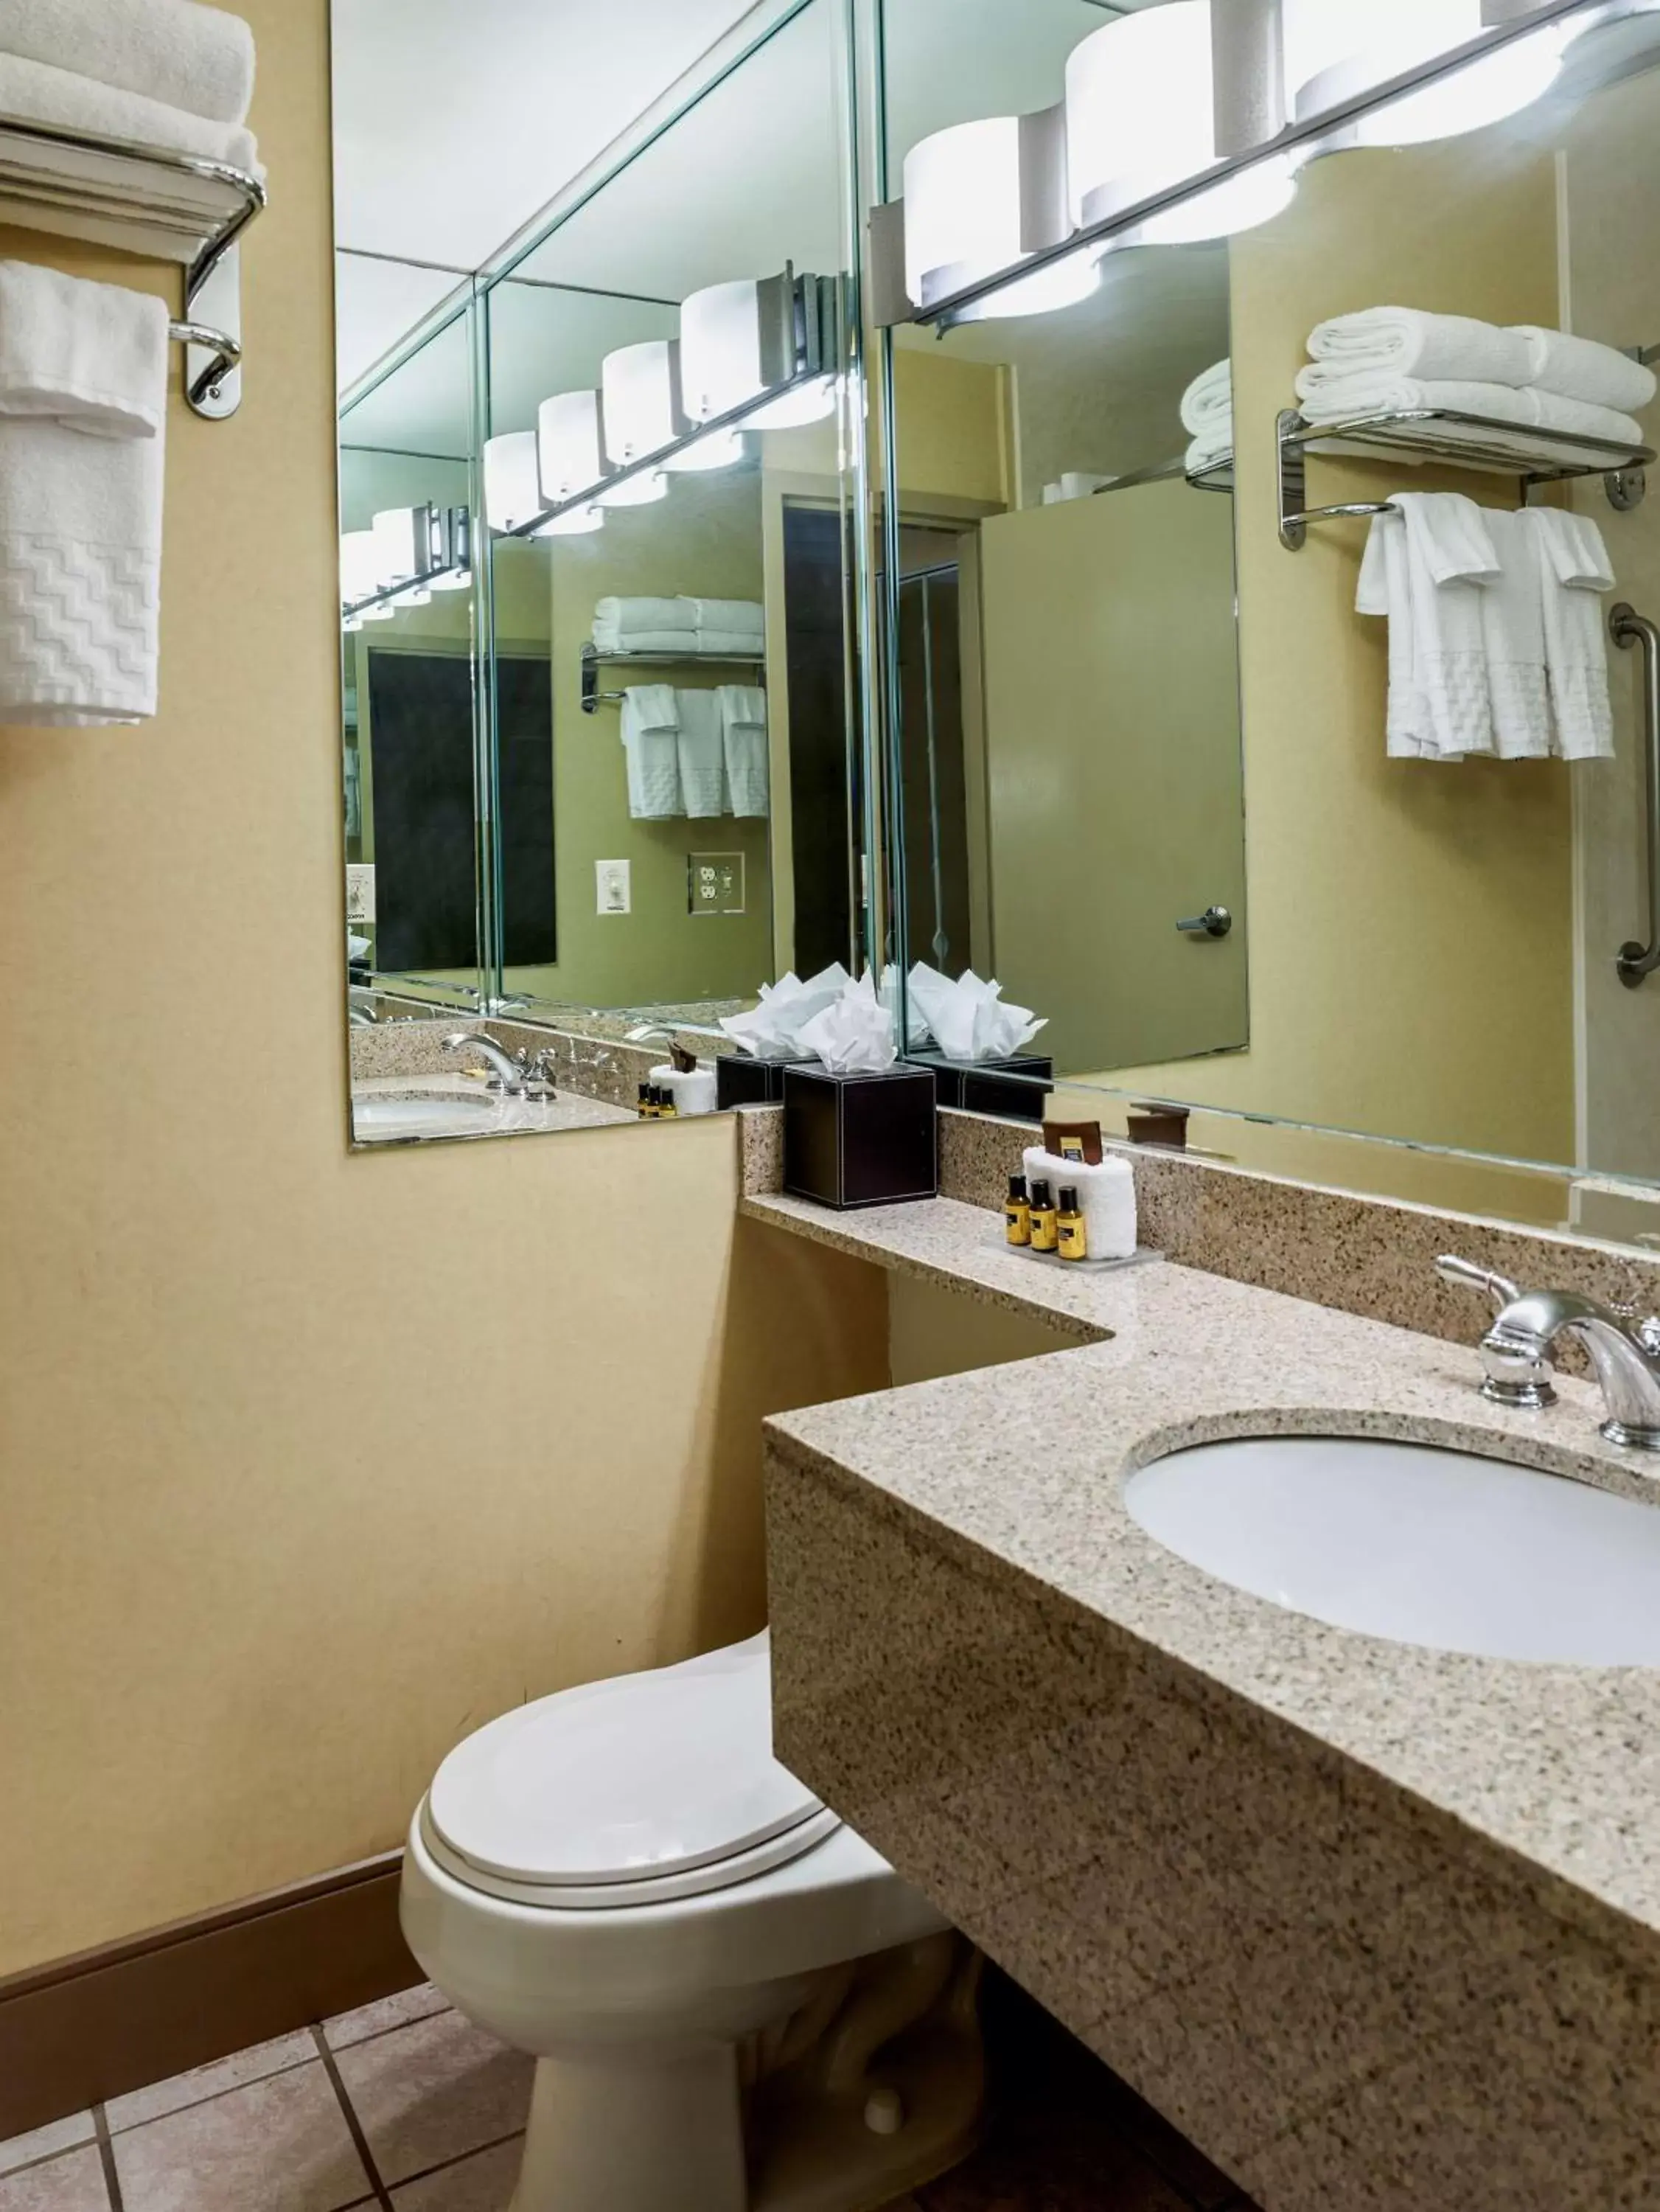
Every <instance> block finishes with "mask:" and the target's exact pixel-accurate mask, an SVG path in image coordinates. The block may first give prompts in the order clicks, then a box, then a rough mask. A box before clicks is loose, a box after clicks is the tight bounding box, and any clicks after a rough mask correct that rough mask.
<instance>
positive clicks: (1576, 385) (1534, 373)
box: [1512, 323, 1660, 415]
mask: <svg viewBox="0 0 1660 2212" xmlns="http://www.w3.org/2000/svg"><path fill="white" fill-rule="evenodd" d="M1512 335H1513V336H1514V337H1518V338H1522V339H1524V340H1525V341H1526V343H1527V349H1528V374H1527V381H1528V382H1529V383H1530V384H1531V385H1534V386H1536V387H1537V388H1538V389H1539V390H1540V391H1541V392H1560V394H1561V395H1562V397H1563V398H1567V399H1587V400H1589V401H1590V404H1592V405H1593V406H1594V407H1613V408H1615V409H1618V410H1621V412H1623V413H1625V414H1628V415H1629V414H1633V413H1634V412H1635V411H1636V410H1637V409H1638V408H1639V407H1646V406H1647V405H1648V404H1649V402H1650V401H1651V399H1652V398H1653V397H1654V395H1655V392H1656V391H1657V390H1660V379H1657V378H1656V376H1655V374H1654V371H1653V370H1652V369H1651V368H1645V367H1644V365H1643V363H1642V362H1640V361H1633V359H1632V357H1631V356H1630V355H1629V354H1626V353H1620V352H1618V351H1616V350H1615V348H1614V347H1613V346H1606V345H1599V344H1598V343H1596V339H1594V338H1577V337H1573V336H1572V334H1571V333H1570V332H1568V331H1548V330H1543V329H1542V328H1541V327H1540V325H1538V324H1536V323H1518V324H1517V325H1514V327H1513V331H1512Z"/></svg>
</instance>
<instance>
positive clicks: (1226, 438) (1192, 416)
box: [1182, 360, 1233, 476]
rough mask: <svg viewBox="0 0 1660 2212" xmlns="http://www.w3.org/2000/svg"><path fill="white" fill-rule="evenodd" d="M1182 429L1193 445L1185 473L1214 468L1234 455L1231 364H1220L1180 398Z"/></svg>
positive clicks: (1198, 377)
mask: <svg viewBox="0 0 1660 2212" xmlns="http://www.w3.org/2000/svg"><path fill="white" fill-rule="evenodd" d="M1182 427H1183V428H1184V430H1185V431H1186V432H1187V435H1188V436H1189V438H1190V440H1191V441H1192V442H1191V444H1190V446H1189V447H1188V449H1187V463H1186V466H1187V472H1188V474H1189V476H1197V474H1198V473H1199V471H1200V470H1202V469H1210V468H1215V466H1216V465H1217V463H1218V462H1219V461H1225V460H1227V458H1228V457H1229V455H1230V454H1231V453H1233V362H1232V361H1231V360H1230V361H1219V362H1216V363H1215V367H1214V368H1208V369H1206V370H1205V372H1204V374H1203V376H1196V377H1195V378H1194V380H1193V381H1192V383H1191V384H1190V385H1189V386H1188V387H1187V390H1186V391H1185V392H1184V393H1183V394H1182Z"/></svg>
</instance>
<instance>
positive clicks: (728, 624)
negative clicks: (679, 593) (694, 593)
mask: <svg viewBox="0 0 1660 2212" xmlns="http://www.w3.org/2000/svg"><path fill="white" fill-rule="evenodd" d="M681 604H682V605H683V606H689V607H690V608H691V610H692V618H693V623H694V627H695V628H696V629H697V630H698V631H699V633H700V635H709V634H711V633H717V634H718V635H722V636H725V637H731V636H744V637H764V636H765V635H766V608H765V607H764V606H763V605H761V603H760V600H759V599H685V600H682V603H681Z"/></svg>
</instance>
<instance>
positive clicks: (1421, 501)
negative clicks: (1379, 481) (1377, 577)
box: [1394, 492, 1499, 757]
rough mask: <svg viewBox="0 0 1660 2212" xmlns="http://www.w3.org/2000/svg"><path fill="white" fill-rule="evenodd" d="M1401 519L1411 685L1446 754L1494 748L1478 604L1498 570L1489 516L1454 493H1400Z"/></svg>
mask: <svg viewBox="0 0 1660 2212" xmlns="http://www.w3.org/2000/svg"><path fill="white" fill-rule="evenodd" d="M1394 504H1395V505H1396V507H1399V508H1400V510H1401V512H1402V513H1403V515H1404V516H1405V517H1406V526H1407V560H1408V563H1409V586H1410V591H1411V599H1412V624H1413V658H1414V671H1415V682H1416V684H1417V688H1418V690H1419V691H1420V692H1421V694H1422V697H1423V702H1424V708H1425V712H1426V714H1427V721H1428V734H1429V737H1430V738H1431V739H1432V741H1433V744H1434V747H1435V750H1436V752H1437V753H1438V754H1439V755H1441V756H1442V757H1463V755H1464V754H1467V753H1490V752H1492V751H1493V750H1494V736H1493V699H1492V693H1491V690H1490V689H1489V686H1488V681H1487V632H1486V625H1485V617H1484V615H1483V612H1482V607H1481V600H1482V596H1483V586H1485V585H1487V583H1489V582H1491V581H1492V580H1493V579H1494V578H1496V576H1497V575H1498V573H1499V556H1498V554H1497V552H1496V550H1494V547H1493V539H1492V538H1491V536H1490V535H1489V533H1488V531H1487V518H1486V516H1485V515H1484V514H1483V513H1482V511H1481V508H1480V507H1477V506H1476V504H1475V501H1474V500H1472V499H1465V498H1464V497H1463V495H1461V494H1459V493H1457V492H1400V493H1397V494H1396V497H1395V501H1394Z"/></svg>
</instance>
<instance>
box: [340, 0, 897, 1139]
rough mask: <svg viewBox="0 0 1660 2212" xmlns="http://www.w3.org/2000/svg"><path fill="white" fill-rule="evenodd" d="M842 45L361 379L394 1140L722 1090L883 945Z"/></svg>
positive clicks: (359, 845)
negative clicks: (854, 598) (848, 428)
mask: <svg viewBox="0 0 1660 2212" xmlns="http://www.w3.org/2000/svg"><path fill="white" fill-rule="evenodd" d="M842 37H843V28H842V21H841V16H840V13H839V9H837V8H836V7H835V6H834V5H833V0H809V4H808V5H806V6H803V7H801V8H799V9H793V10H786V11H781V15H780V20H779V21H777V23H776V25H775V26H774V27H772V28H771V29H770V31H768V32H767V33H766V35H763V36H759V37H758V38H757V39H756V40H754V42H753V44H752V46H750V48H749V49H748V50H747V51H746V50H745V49H744V48H743V47H742V46H740V47H739V48H738V49H737V50H736V53H735V55H734V57H733V58H732V59H731V60H730V61H721V62H718V63H717V64H712V66H711V67H710V69H709V70H708V74H707V81H706V82H704V83H703V84H701V85H700V87H699V88H698V90H697V94H696V96H695V97H690V98H688V99H687V100H685V101H684V102H683V103H682V106H681V108H680V112H677V113H676V114H675V115H674V116H673V117H672V118H669V120H668V121H667V124H666V127H663V128H661V129H659V130H656V131H651V132H645V133H641V134H638V143H632V144H625V145H623V146H622V147H621V148H620V149H618V150H616V151H615V153H614V154H612V155H608V156H606V157H605V158H604V161H603V162H602V164H601V165H600V166H601V168H602V169H603V174H601V175H599V176H597V177H594V178H589V179H584V180H582V182H581V184H580V187H579V189H576V190H573V191H568V192H566V194H565V195H564V197H560V198H554V199H553V200H552V201H551V204H548V206H547V207H546V208H545V209H543V210H542V212H541V213H540V214H539V215H537V214H536V210H534V208H531V209H527V210H525V215H526V217H527V220H526V221H525V222H524V224H523V225H522V226H521V227H520V228H519V230H518V234H517V235H516V236H514V237H512V239H505V240H497V241H494V243H495V244H496V245H497V246H499V247H500V251H499V252H496V253H495V254H494V258H491V259H490V260H489V261H488V263H487V264H486V266H485V267H484V269H483V271H482V274H481V275H480V276H477V277H476V279H475V278H470V279H468V280H467V281H466V282H465V283H463V285H462V287H461V288H460V289H459V290H458V291H457V293H456V294H455V295H452V296H451V298H450V299H448V300H446V301H444V302H442V303H441V304H440V305H439V307H438V308H437V309H436V311H435V312H434V313H433V314H431V315H430V316H429V317H428V319H427V322H426V323H425V324H424V325H419V326H417V327H416V329H415V331H413V333H411V334H409V335H408V336H405V337H401V338H400V339H399V340H398V342H397V349H396V350H395V351H394V352H393V354H392V356H391V361H390V363H387V362H385V357H384V356H383V363H382V366H381V367H380V368H379V369H377V368H373V367H372V368H370V370H369V371H368V372H367V374H362V375H360V377H359V378H358V379H357V380H356V382H355V383H354V386H353V387H352V388H351V389H350V390H349V391H348V395H347V404H345V405H344V407H343V408H342V416H341V457H342V502H343V504H342V526H343V528H344V530H345V532H346V538H345V547H346V564H347V570H348V577H347V582H346V585H345V586H344V591H343V597H344V599H345V604H346V606H347V613H346V617H345V626H346V630H347V637H346V648H347V651H346V664H347V674H348V690H347V716H348V720H347V731H346V755H345V759H346V807H347V817H348V818H347V846H348V927H349V928H350V931H351V943H350V948H349V949H350V951H351V954H352V957H353V988H354V1009H353V1019H354V1036H353V1041H352V1042H353V1062H354V1091H355V1094H356V1096H355V1115H356V1121H357V1125H358V1132H359V1134H360V1137H363V1136H366V1135H382V1134H386V1135H396V1136H404V1135H408V1134H411V1133H425V1132H426V1131H427V1130H428V1129H430V1132H431V1133H435V1134H463V1133H479V1134H484V1133H497V1132H499V1131H503V1130H506V1129H514V1130H517V1129H521V1128H524V1129H529V1128H546V1127H571V1126H588V1125H590V1124H591V1122H592V1121H594V1120H596V1119H601V1120H603V1119H606V1118H615V1117H618V1116H621V1115H628V1116H633V1115H635V1113H636V1111H637V1109H639V1103H640V1099H641V1097H642V1094H641V1093H640V1090H639V1086H640V1084H641V1083H646V1084H647V1085H648V1087H650V1088H651V1089H652V1090H653V1091H656V1090H658V1089H661V1090H663V1091H668V1092H669V1093H670V1099H669V1102H667V1103H665V1105H664V1107H663V1111H665V1112H666V1111H668V1110H669V1106H670V1105H671V1104H672V1106H673V1107H674V1109H676V1110H677V1111H689V1112H700V1111H704V1110H710V1109H712V1108H713V1107H714V1105H715V1104H716V1103H717V1102H718V1103H726V1101H725V1098H724V1095H722V1096H719V1100H718V1086H717V1083H716V1078H715V1073H714V1066H715V1062H716V1060H717V1059H718V1058H721V1057H725V1056H729V1055H730V1050H731V1046H730V1040H729V1039H727V1038H726V1036H724V1032H723V1031H722V1030H721V1029H720V1027H719V1024H720V1022H721V1020H722V1018H730V1017H732V1016H735V1015H736V1014H739V1013H741V1012H743V1011H744V1010H745V1009H747V1008H748V1007H751V1006H754V1004H755V1002H756V998H757V994H758V993H759V991H760V989H761V988H762V987H765V986H767V985H770V984H771V983H772V982H773V981H775V980H776V979H777V978H778V977H779V976H780V975H783V974H785V972H786V971H787V970H790V969H797V971H799V972H801V973H803V974H812V973H814V972H815V971H817V970H819V969H823V968H824V967H826V966H827V965H828V964H829V963H833V962H840V963H844V964H845V965H846V966H848V967H849V968H856V967H857V965H858V964H859V963H861V961H862V960H863V957H864V950H863V948H864V921H863V910H862V903H861V899H862V893H861V884H862V882H863V877H864V873H865V868H864V860H863V838H864V833H863V821H862V809H861V806H860V805H859V802H858V798H857V793H858V790H859V786H860V781H861V775H860V771H859V769H858V766H857V756H858V738H859V732H858V728H857V720H856V717H855V715H854V713H853V710H852V691H851V684H850V682H849V679H848V670H849V666H850V661H851V646H850V642H849V641H850V637H851V626H850V623H849V622H848V618H847V611H848V600H849V593H850V591H851V581H850V578H849V575H848V568H849V554H848V549H849V547H850V544H851V531H852V527H853V526H852V521H851V512H852V510H851V503H850V502H851V482H850V478H849V477H848V473H847V470H846V467H845V459H844V456H845V443H846V441H845V437H844V436H843V435H842V430H841V424H840V422H839V410H840V409H842V408H844V407H845V406H847V405H850V404H853V401H852V398H851V397H850V393H849V386H848V380H847V378H846V376H845V367H846V363H845V359H844V356H845V352H846V346H847V335H846V334H847V329H848V318H849V316H850V314H851V312H852V303H853V295H852V293H851V288H850V286H849V283H848V281H847V278H846V275H845V271H846V270H847V268H848V266H849V254H850V252H851V248H850V246H849V245H848V243H847V240H846V238H845V231H846V228H847V222H846V213H845V197H846V196H845V187H844V181H843V180H844V177H845V168H846V162H847V159H848V154H847V148H846V144H845V139H846V130H845V123H844V119H843V107H844V97H843V94H842V92H841V89H840V88H841V85H842V81H843V70H842V67H841V62H840V42H841V40H842ZM510 44H511V42H509V44H508V45H507V46H504V48H503V50H502V52H501V53H500V58H499V61H498V62H497V63H496V64H494V65H496V66H499V67H500V69H502V70H511V69H512V67H513V65H514V64H513V60H512V52H511V51H510ZM560 173H561V172H560V171H559V170H558V169H556V168H554V169H549V171H548V186H549V188H551V186H552V185H553V184H554V182H556V181H557V179H558V177H559V175H560ZM532 216H533V217H534V220H530V219H529V218H530V217H532ZM342 266H343V267H344V268H345V269H346V270H347V271H348V277H349V272H350V270H351V268H352V262H351V259H350V257H342ZM412 513H413V514H414V516H415V518H416V519H415V526H414V536H415V539H416V541H417V544H416V547H415V553H414V556H413V566H414V568H415V571H416V572H417V573H415V574H414V575H413V576H410V575H409V574H403V573H402V572H401V571H400V569H399V565H398V564H399V562H400V560H401V561H402V563H403V569H408V568H409V567H410V566H411V559H410V556H409V538H410V535H411V528H410V520H409V518H410V515H411V514H412ZM377 518H379V519H378V520H377ZM429 541H430V545H429ZM389 544H390V545H391V553H390V555H389V554H388V552H387V547H388V545H389ZM400 548H401V549H402V550H401V551H400ZM354 562H363V563H365V564H367V566H366V567H365V570H364V574H363V576H362V578H361V580H359V579H357V577H356V576H355V574H354V570H353V563H354ZM377 562H379V568H377V566H376V563H377ZM389 562H390V564H391V574H388V563H389ZM359 582H361V585H362V588H361V589H360V588H359ZM435 1010H436V1011H437V1012H438V1017H439V1023H440V1024H441V1026H442V1027H443V1028H444V1029H445V1030H447V1031H449V1032H450V1033H451V1034H454V1035H457V1036H459V1035H460V1034H461V1032H462V1031H463V1030H465V1029H467V1028H469V1027H471V1028H472V1029H473V1030H477V1029H478V1027H479V1025H480V1024H481V1023H483V1022H486V1021H488V1023H489V1024H490V1026H489V1029H488V1033H487V1034H488V1040H489V1041H490V1042H494V1045H495V1046H496V1047H497V1048H499V1049H500V1051H501V1053H502V1054H503V1055H504V1058H505V1060H506V1062H507V1063H509V1065H507V1066H503V1065H500V1064H498V1063H496V1062H495V1061H494V1060H492V1059H491V1057H490V1055H489V1053H488V1047H487V1045H484V1044H477V1043H475V1044H472V1045H469V1044H465V1043H463V1044H460V1045H458V1046H457V1047H454V1048H451V1049H452V1052H453V1057H452V1058H451V1059H449V1060H447V1061H446V1060H445V1058H444V1054H445V1049H446V1048H445V1040H444V1038H443V1037H442V1036H439V1035H438V1034H437V1033H436V1031H435V1030H434V1029H433V1024H432V1020H431V1017H432V1016H433V1013H434V1011H435ZM457 1012H462V1013H465V1014H466V1015H468V1016H469V1017H470V1021H469V1022H465V1023H457ZM411 1020H419V1021H421V1023H422V1024H423V1026H422V1029H421V1032H420V1034H419V1036H417V1037H415V1038H414V1039H411V1038H410V1037H409V1036H399V1037H397V1038H387V1037H377V1036H373V1035H371V1034H367V1032H368V1031H370V1030H373V1029H375V1028H379V1027H381V1026H382V1025H383V1024H391V1025H392V1026H394V1027H396V1028H397V1029H398V1030H404V1029H405V1028H406V1026H407V1024H408V1023H409V1021H411ZM504 1023H505V1024H506V1027H505V1028H504V1027H503V1026H502V1025H503V1024H504ZM509 1032H511V1034H509ZM416 1060H419V1061H421V1063H423V1065H422V1066H421V1067H419V1068H416V1067H415V1066H414V1062H415V1061H416ZM688 1061H694V1062H696V1063H697V1064H696V1066H687V1065H686V1063H688ZM515 1069H516V1070H517V1073H514V1072H513V1071H514V1070H515ZM412 1074H419V1075H421V1078H422V1079H423V1084H424V1087H426V1088H427V1089H428V1090H430V1091H433V1093H434V1097H430V1098H424V1099H422V1098H413V1097H405V1096H403V1095H399V1096H397V1097H394V1096H393V1095H392V1093H393V1091H397V1092H399V1093H400V1094H401V1093H403V1091H407V1090H409V1087H410V1085H409V1083H408V1082H407V1081H403V1082H397V1081H396V1080H395V1079H398V1078H405V1079H407V1078H408V1077H409V1076H411V1075H412ZM659 1078H660V1079H661V1081H660V1083H659V1082H658V1081H657V1080H656V1079H659ZM370 1085H374V1086H375V1088H374V1090H373V1093H372V1092H371V1091H370V1089H369V1086H370ZM416 1087H421V1086H419V1085H418V1086H416ZM416 1124H419V1125H420V1126H419V1127H416Z"/></svg>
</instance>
